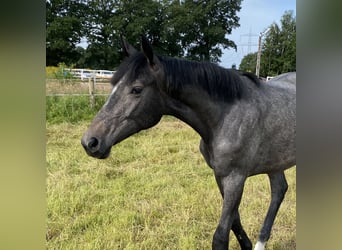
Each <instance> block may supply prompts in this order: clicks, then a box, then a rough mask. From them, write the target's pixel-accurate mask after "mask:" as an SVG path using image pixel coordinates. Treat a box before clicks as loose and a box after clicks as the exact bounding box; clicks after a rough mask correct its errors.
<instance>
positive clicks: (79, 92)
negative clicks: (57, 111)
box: [45, 75, 111, 108]
mask: <svg viewBox="0 0 342 250" xmlns="http://www.w3.org/2000/svg"><path fill="white" fill-rule="evenodd" d="M100 79H101V80H102V81H99V82H97V80H99V78H98V77H97V76H96V75H93V77H90V78H88V81H82V82H73V81H70V82H66V81H60V80H55V81H52V80H51V79H46V86H47V88H46V94H45V96H46V97H63V96H70V97H77V96H89V102H90V107H92V108H93V107H95V101H96V99H95V97H96V96H108V95H109V93H110V89H111V87H110V83H109V79H107V80H108V82H106V83H105V84H104V83H103V80H104V79H103V78H100ZM96 90H97V93H96ZM98 92H100V93H98Z"/></svg>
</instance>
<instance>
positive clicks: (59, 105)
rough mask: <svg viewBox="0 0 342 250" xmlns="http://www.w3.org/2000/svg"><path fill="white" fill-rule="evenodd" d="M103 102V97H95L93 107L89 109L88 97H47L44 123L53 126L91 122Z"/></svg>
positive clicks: (104, 98)
mask: <svg viewBox="0 0 342 250" xmlns="http://www.w3.org/2000/svg"><path fill="white" fill-rule="evenodd" d="M105 101H106V97H105V96H96V97H95V106H94V107H93V108H91V107H90V101H89V96H47V97H46V121H47V122H48V123H51V124H54V123H62V122H70V123H78V122H81V121H85V120H86V121H88V120H91V119H92V118H93V117H94V116H95V115H96V113H97V112H98V110H100V108H101V107H102V106H103V104H104V103H105Z"/></svg>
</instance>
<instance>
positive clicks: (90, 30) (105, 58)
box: [82, 0, 120, 69]
mask: <svg viewBox="0 0 342 250" xmlns="http://www.w3.org/2000/svg"><path fill="white" fill-rule="evenodd" d="M117 2H118V1H108V0H107V1H104V0H88V1H87V8H86V12H85V17H86V21H85V32H84V34H85V38H86V40H87V42H88V47H87V49H86V51H85V53H84V56H83V58H82V60H83V64H84V66H85V67H88V68H92V69H114V67H115V66H116V65H117V64H118V62H119V60H120V55H119V53H118V48H119V38H118V34H117V29H116V27H115V26H114V25H113V22H112V19H113V18H114V17H115V15H116V11H117V9H118V4H117Z"/></svg>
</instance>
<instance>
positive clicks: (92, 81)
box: [89, 75, 96, 108]
mask: <svg viewBox="0 0 342 250" xmlns="http://www.w3.org/2000/svg"><path fill="white" fill-rule="evenodd" d="M95 79H96V78H95V75H94V76H93V77H89V97H90V107H91V108H94V107H95V95H94V92H95Z"/></svg>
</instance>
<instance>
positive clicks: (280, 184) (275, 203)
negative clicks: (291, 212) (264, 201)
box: [254, 172, 288, 250]
mask: <svg viewBox="0 0 342 250" xmlns="http://www.w3.org/2000/svg"><path fill="white" fill-rule="evenodd" d="M268 176H269V179H270V184H271V203H270V206H269V208H268V211H267V215H266V218H265V221H264V224H263V226H262V228H261V231H260V234H259V239H258V242H257V243H256V245H255V248H254V250H264V249H265V244H266V242H267V241H268V239H269V238H270V234H271V229H272V226H273V223H274V219H275V217H276V215H277V212H278V210H279V207H280V204H281V203H282V201H283V199H284V197H285V193H286V191H287V187H288V185H287V182H286V178H285V174H284V172H278V173H273V174H268Z"/></svg>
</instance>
